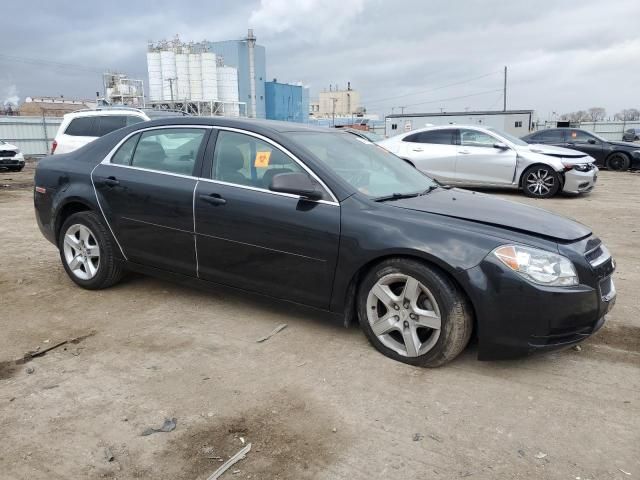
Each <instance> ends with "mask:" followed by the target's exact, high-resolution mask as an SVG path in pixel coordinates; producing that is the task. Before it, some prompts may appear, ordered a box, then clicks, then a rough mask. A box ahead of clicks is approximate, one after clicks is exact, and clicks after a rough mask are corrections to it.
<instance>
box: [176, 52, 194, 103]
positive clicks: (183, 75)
mask: <svg viewBox="0 0 640 480" xmlns="http://www.w3.org/2000/svg"><path fill="white" fill-rule="evenodd" d="M176 79H177V80H176V84H177V89H175V90H174V94H175V98H176V100H180V101H185V100H189V99H191V85H190V83H189V54H188V53H176Z"/></svg>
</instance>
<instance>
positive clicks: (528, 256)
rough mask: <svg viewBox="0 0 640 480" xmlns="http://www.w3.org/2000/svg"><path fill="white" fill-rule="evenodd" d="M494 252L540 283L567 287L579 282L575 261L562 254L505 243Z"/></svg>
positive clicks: (511, 267)
mask: <svg viewBox="0 0 640 480" xmlns="http://www.w3.org/2000/svg"><path fill="white" fill-rule="evenodd" d="M493 254H494V255H495V256H496V257H498V259H499V260H500V261H501V262H502V263H504V264H505V265H506V266H507V267H509V268H510V269H511V270H513V271H514V272H516V273H518V274H519V275H521V276H523V277H524V278H526V279H527V280H530V281H532V282H534V283H537V284H539V285H547V286H555V287H557V286H561V287H565V286H570V285H577V284H578V274H577V273H576V270H575V268H574V267H573V263H571V260H569V259H568V258H566V257H563V256H562V255H558V254H555V253H551V252H547V251H544V250H538V249H537V248H529V247H522V246H520V245H503V246H502V247H498V248H496V249H495V250H494V251H493Z"/></svg>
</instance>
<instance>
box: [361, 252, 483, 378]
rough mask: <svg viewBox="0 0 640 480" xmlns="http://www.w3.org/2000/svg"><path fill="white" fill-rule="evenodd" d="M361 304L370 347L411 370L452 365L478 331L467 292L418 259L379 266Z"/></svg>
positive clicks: (367, 283) (365, 285) (394, 260)
mask: <svg viewBox="0 0 640 480" xmlns="http://www.w3.org/2000/svg"><path fill="white" fill-rule="evenodd" d="M403 282H404V283H403ZM407 286H409V288H407ZM381 287H382V289H381ZM381 292H382V293H381ZM388 292H391V293H392V294H393V297H391V296H388V297H387V296H386V294H387V293H388ZM405 292H406V297H405ZM412 292H413V293H412ZM380 297H386V300H385V301H383V300H380ZM357 302H358V307H357V308H358V320H359V322H360V326H361V327H362V330H363V331H364V333H365V335H366V336H367V338H368V339H369V341H370V342H371V344H372V345H373V346H374V347H375V348H376V349H377V350H378V351H379V352H381V353H382V354H383V355H386V356H387V357H389V358H392V359H393V360H397V361H399V362H403V363H408V364H409V365H416V366H420V367H439V366H441V365H444V364H445V363H448V362H450V361H451V360H453V359H454V358H455V357H457V356H458V355H459V354H460V353H461V352H462V351H463V350H464V348H465V347H466V346H467V344H468V343H469V338H470V337H471V332H472V330H473V316H472V313H471V311H472V310H471V306H470V304H469V302H468V300H467V299H466V297H465V296H464V295H463V294H462V292H460V290H459V289H458V288H457V286H456V285H455V284H454V283H453V282H452V281H451V279H449V278H448V277H447V276H446V275H445V274H443V273H441V272H440V271H439V270H437V269H435V268H432V267H430V266H428V265H426V264H424V263H421V262H419V261H415V260H409V259H404V258H392V259H389V260H385V261H384V262H382V263H380V264H379V265H377V266H375V267H374V268H373V269H371V270H370V271H369V273H368V274H367V275H366V276H365V278H364V279H363V280H362V282H361V283H360V286H359V288H358V293H357ZM407 303H408V304H409V308H405V307H406V304H407ZM393 305H396V306H397V307H398V309H397V310H396V309H394V308H393ZM415 312H418V314H419V315H420V316H419V317H417V316H416V313H415ZM425 314H428V315H425ZM436 317H439V320H438V319H437V318H436ZM381 319H382V320H381ZM425 323H428V324H429V326H430V327H435V326H437V325H438V324H439V327H440V328H439V329H436V328H429V327H426V326H425V325H424V324H425ZM374 328H375V331H374ZM405 339H407V340H405ZM408 339H415V341H413V342H409V341H408ZM408 342H409V343H408Z"/></svg>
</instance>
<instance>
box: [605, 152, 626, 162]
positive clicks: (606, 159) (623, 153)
mask: <svg viewBox="0 0 640 480" xmlns="http://www.w3.org/2000/svg"><path fill="white" fill-rule="evenodd" d="M618 154H620V155H624V156H625V157H627V158H628V159H629V161H631V155H630V154H629V153H627V152H623V151H621V150H614V151H613V152H611V153H610V154H609V155H607V158H605V159H604V161H605V165H606V162H608V161H609V159H610V158H611V157H613V156H614V155H618Z"/></svg>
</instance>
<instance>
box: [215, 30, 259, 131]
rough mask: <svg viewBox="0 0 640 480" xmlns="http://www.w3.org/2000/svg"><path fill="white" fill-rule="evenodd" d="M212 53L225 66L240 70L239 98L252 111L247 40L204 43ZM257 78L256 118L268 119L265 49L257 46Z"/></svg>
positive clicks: (255, 54)
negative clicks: (265, 87) (265, 89)
mask: <svg viewBox="0 0 640 480" xmlns="http://www.w3.org/2000/svg"><path fill="white" fill-rule="evenodd" d="M203 44H205V45H207V46H208V47H209V50H210V51H211V52H214V53H215V54H216V55H218V56H222V57H223V58H224V64H225V65H228V66H230V67H235V68H237V69H238V98H239V101H240V102H245V103H246V104H247V110H246V111H247V112H249V111H250V104H251V85H250V78H249V47H248V44H247V42H246V41H245V40H225V41H222V42H203ZM254 52H255V53H254V58H255V61H254V62H255V76H256V117H257V118H266V109H265V91H264V84H265V78H266V54H265V48H264V47H263V46H261V45H256V46H255V49H254Z"/></svg>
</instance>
